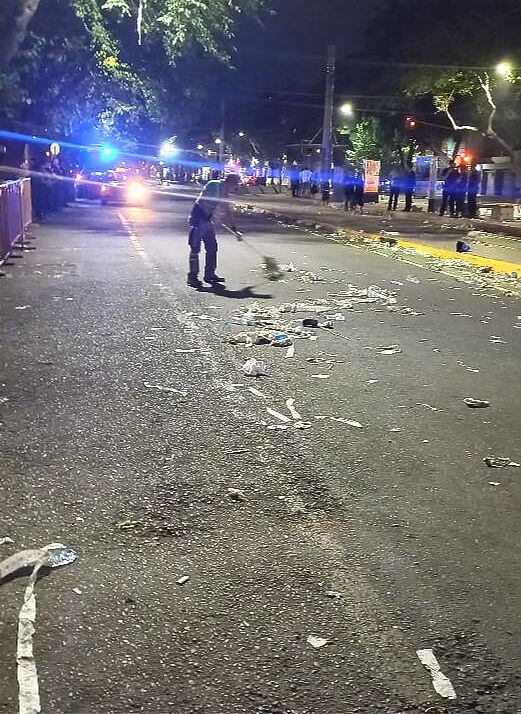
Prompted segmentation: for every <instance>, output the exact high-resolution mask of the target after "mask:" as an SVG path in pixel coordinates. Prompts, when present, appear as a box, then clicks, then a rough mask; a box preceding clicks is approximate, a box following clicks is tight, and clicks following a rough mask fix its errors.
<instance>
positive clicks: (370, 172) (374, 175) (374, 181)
mask: <svg viewBox="0 0 521 714" xmlns="http://www.w3.org/2000/svg"><path fill="white" fill-rule="evenodd" d="M380 166H381V163H380V161H374V160H373V159H364V193H378V189H379V186H380Z"/></svg>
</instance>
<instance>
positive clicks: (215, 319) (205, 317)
mask: <svg viewBox="0 0 521 714" xmlns="http://www.w3.org/2000/svg"><path fill="white" fill-rule="evenodd" d="M193 317H197V318H198V319H199V320H208V322H218V320H219V318H218V317H214V316H213V315H194V316H193Z"/></svg>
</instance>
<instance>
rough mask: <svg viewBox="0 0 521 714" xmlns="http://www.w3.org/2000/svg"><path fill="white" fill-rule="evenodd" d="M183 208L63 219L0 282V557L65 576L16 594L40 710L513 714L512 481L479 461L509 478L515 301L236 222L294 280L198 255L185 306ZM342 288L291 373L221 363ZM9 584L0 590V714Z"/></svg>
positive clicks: (6, 673)
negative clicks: (32, 554) (27, 619)
mask: <svg viewBox="0 0 521 714" xmlns="http://www.w3.org/2000/svg"><path fill="white" fill-rule="evenodd" d="M189 208H190V202H189V199H183V198H177V199H174V198H172V197H168V196H164V197H162V198H158V199H157V200H156V201H155V203H154V204H153V205H152V206H151V207H148V208H137V207H113V206H109V207H100V206H97V205H88V204H77V205H75V206H73V207H71V208H69V209H67V210H66V211H65V212H64V213H62V214H61V215H60V216H58V217H56V218H54V219H52V220H50V221H49V222H48V223H46V224H44V225H42V226H41V227H39V228H38V229H37V230H35V234H36V235H37V236H38V237H37V238H36V239H35V241H34V243H33V245H34V246H36V248H37V249H36V250H35V251H31V252H30V253H27V254H25V256H24V257H23V259H21V260H17V261H13V262H15V265H14V266H11V267H7V268H6V272H7V277H6V278H2V279H1V281H0V301H1V302H0V305H1V307H0V315H1V337H2V356H1V362H0V366H1V371H2V374H1V377H0V414H1V419H0V421H1V429H0V439H1V454H2V458H1V461H0V524H1V526H0V538H1V537H2V536H9V537H10V538H12V539H13V540H14V544H6V545H2V546H0V555H1V556H2V557H6V556H8V555H10V554H11V553H14V552H16V551H17V550H21V549H23V548H33V547H40V546H43V545H45V544H46V543H50V542H53V541H59V542H62V543H64V544H66V545H67V546H69V547H71V548H73V549H74V550H75V551H76V552H77V554H78V559H77V560H76V562H75V563H73V564H72V565H69V566H67V567H65V568H63V569H58V570H56V571H53V572H51V573H50V575H49V576H48V577H45V578H42V579H41V580H40V581H39V582H38V584H37V587H36V593H37V620H36V633H35V658H36V663H37V667H38V675H39V685H40V693H41V699H42V710H43V711H44V712H49V713H50V712H53V714H55V713H60V714H61V713H65V712H67V713H71V714H72V713H75V714H79V713H80V712H88V713H89V714H94V713H97V712H101V713H103V714H108V713H109V712H110V713H112V712H115V713H118V714H120V713H123V712H134V711H144V712H149V713H151V714H152V713H154V714H155V713H156V712H157V713H158V714H159V713H160V712H161V713H164V712H176V713H179V714H185V713H186V714H188V713H190V714H192V713H195V712H204V713H205V714H220V713H222V714H225V713H226V714H235V713H237V714H238V713H241V714H242V713H244V714H248V713H250V712H252V713H253V712H262V713H265V714H319V713H320V714H322V713H323V714H344V713H346V714H351V712H367V713H373V712H380V711H384V712H392V713H393V714H399V713H400V712H418V713H419V712H430V714H441V713H442V712H487V713H490V714H497V713H504V714H506V713H509V714H518V713H519V712H520V711H521V694H520V692H521V687H520V684H521V677H520V668H519V665H520V654H519V642H520V641H521V623H520V618H519V614H520V611H521V595H520V584H521V582H520V581H521V568H520V552H519V543H520V526H519V507H520V495H519V494H520V478H521V469H519V468H516V467H515V466H509V467H506V468H503V469H494V468H488V467H487V466H486V465H485V463H484V462H483V458H484V457H486V456H492V455H496V456H507V457H510V458H511V459H512V460H513V461H517V462H519V461H521V444H520V440H519V432H520V429H519V427H520V401H519V384H520V377H521V363H520V360H519V354H520V352H519V350H520V346H521V330H520V329H519V328H520V327H521V320H520V319H519V316H520V315H521V309H520V304H519V302H518V301H517V299H516V298H514V297H508V296H506V295H505V294H503V293H494V291H493V290H492V289H478V288H476V287H475V286H469V285H466V284H464V283H461V282H458V281H457V280H455V279H453V278H451V277H449V276H445V275H442V274H439V273H436V272H430V271H429V270H426V269H424V268H421V267H417V266H415V265H411V264H406V263H403V262H399V261H395V260H392V259H390V258H386V257H383V256H380V255H376V254H374V253H372V252H369V251H366V250H364V249H363V248H357V247H346V246H342V245H338V244H336V243H332V242H329V241H327V240H325V239H323V238H320V237H319V236H316V235H311V234H309V233H306V232H304V231H302V230H296V229H288V228H285V227H284V226H282V225H280V224H277V223H274V222H270V221H268V220H266V219H264V218H262V217H259V216H251V217H247V216H243V217H242V218H239V221H238V222H239V224H240V226H241V228H243V229H244V231H245V234H246V236H247V239H248V241H251V244H252V246H253V247H254V248H255V250H256V251H258V252H259V253H260V254H262V255H264V254H266V255H274V256H276V257H277V258H278V259H279V260H280V261H281V262H282V263H290V262H293V264H294V266H295V268H296V270H295V271H294V272H288V273H285V275H284V280H283V281H281V282H277V283H274V282H268V281H266V280H265V279H264V277H263V274H262V271H261V270H260V269H259V263H260V258H259V256H258V254H257V253H256V252H255V251H254V250H252V249H250V248H249V247H248V245H246V244H244V243H242V244H241V243H237V242H236V241H235V239H234V238H233V237H232V236H229V235H223V236H222V237H221V240H220V253H219V260H220V267H219V272H220V273H221V274H223V275H225V276H226V277H227V283H226V287H225V288H224V289H222V290H220V291H219V290H217V291H215V290H213V289H211V288H208V289H205V290H204V291H202V292H197V291H194V290H192V289H189V288H187V287H186V285H185V279H186V263H187V245H186V240H187V235H186V216H187V213H188V211H189ZM307 271H310V272H312V273H313V274H315V275H317V276H319V277H321V278H323V280H321V281H317V282H309V280H310V279H311V280H313V279H312V278H310V277H309V276H306V272H307ZM411 278H412V279H413V281H411ZM416 279H417V280H416ZM349 285H354V286H356V287H357V288H360V289H362V288H367V287H368V286H370V285H376V286H379V288H380V289H381V290H380V291H379V293H380V294H381V295H383V296H384V297H383V298H380V299H377V300H376V301H375V302H369V303H355V304H354V305H353V309H351V310H349V309H339V308H338V306H332V308H331V310H330V312H332V313H337V312H340V313H341V314H342V315H343V316H344V317H345V320H344V321H338V322H335V323H334V329H333V330H327V329H319V330H314V331H313V332H314V333H315V336H316V337H317V339H316V340H308V339H295V356H294V357H293V358H286V349H285V348H281V347H278V348H276V347H272V346H270V345H257V346H253V347H247V346H244V345H236V346H234V345H231V344H227V343H226V342H225V340H226V338H227V337H228V336H229V335H231V334H234V333H237V332H240V331H241V330H243V329H244V327H241V325H238V324H236V323H235V322H234V317H235V318H237V317H238V316H239V315H240V314H243V313H244V312H245V311H246V310H247V308H248V307H249V306H251V304H252V303H253V302H256V303H257V304H258V307H259V309H260V310H264V311H266V310H272V309H273V308H276V307H277V306H279V305H281V304H282V303H294V302H303V301H309V300H315V299H323V298H328V299H329V300H331V299H332V298H331V294H338V293H340V292H342V291H346V290H349V288H348V286H349ZM372 294H374V293H372ZM385 296H387V297H389V296H391V297H392V296H394V297H395V298H396V304H392V305H389V301H388V300H387V299H386V298H385ZM336 299H338V298H336ZM391 302H392V301H391ZM407 308H409V310H407ZM416 313H419V314H416ZM290 317H291V318H295V319H301V318H304V317H316V315H315V313H314V312H312V311H311V310H309V311H307V312H302V313H297V314H295V315H290ZM282 319H283V321H284V322H286V321H287V316H286V315H284V316H283V318H282ZM247 329H253V328H247ZM390 345H399V346H400V348H401V351H400V352H398V353H395V354H380V353H379V351H378V348H381V347H388V346H390ZM176 350H178V351H176ZM185 350H190V351H185ZM251 356H253V357H255V358H257V359H260V360H262V361H264V362H265V363H266V366H267V371H268V376H264V377H259V378H257V379H254V378H251V377H247V376H245V375H244V374H243V373H242V372H241V366H242V364H243V362H244V361H245V360H246V359H247V358H248V357H251ZM310 360H313V361H310ZM319 374H321V375H325V378H319V377H316V376H314V375H319ZM147 385H149V386H147ZM150 385H152V386H150ZM238 385H242V386H238ZM158 387H163V388H164V387H167V388H168V389H169V390H170V391H167V390H165V389H159V388H158ZM247 387H253V388H254V390H257V391H258V392H261V393H262V394H261V395H259V394H258V393H252V392H250V391H248V390H247ZM172 390H173V391H172ZM262 395H264V396H262ZM466 397H474V398H479V399H484V400H489V401H490V407H488V408H484V409H471V408H469V407H467V406H466V405H465V403H464V402H463V399H464V398H466ZM289 398H292V399H294V400H295V401H294V408H295V409H296V410H297V411H298V412H299V413H300V415H301V417H302V419H301V421H302V422H308V423H309V424H310V425H311V426H310V427H309V428H298V427H297V428H295V427H294V424H295V423H297V422H298V420H294V419H293V417H292V416H291V414H290V412H289V411H288V408H287V406H286V400H287V399H289ZM267 408H270V409H272V410H275V411H276V412H279V413H280V414H282V415H284V416H286V418H288V419H290V422H284V421H282V420H281V419H280V417H277V416H276V415H273V414H271V413H269V412H267ZM317 416H319V417H328V418H321V419H316V418H315V417H317ZM329 417H334V418H341V419H344V420H348V421H351V422H356V423H359V424H360V425H361V427H357V426H356V425H353V424H348V423H345V422H338V421H334V420H332V419H330V418H329ZM270 426H282V427H287V428H284V429H270V428H268V427H270ZM228 489H237V490H239V491H240V493H239V494H236V493H234V492H230V491H229V490H228ZM129 519H130V520H131V521H133V522H134V523H133V525H134V526H135V527H132V528H130V529H128V530H124V529H121V528H118V525H117V524H121V523H122V522H124V521H127V520H129ZM182 576H189V580H188V581H187V582H186V583H185V584H183V585H180V584H178V582H177V581H178V579H179V578H181V577H182ZM25 584H26V579H24V578H19V579H15V580H12V581H10V582H7V583H3V584H1V585H0V613H1V615H0V663H1V664H0V711H5V712H9V713H10V712H15V711H17V696H18V694H17V682H16V623H17V617H18V612H19V609H20V607H21V604H22V600H23V591H24V587H25ZM328 591H335V592H336V593H337V596H335V597H329V596H328V595H327V594H326V593H327V592H328ZM309 636H313V637H317V638H323V639H324V640H327V643H326V644H325V645H324V646H322V647H320V648H314V647H313V646H312V645H311V644H310V643H309V642H308V641H307V638H308V637H309ZM424 648H432V649H433V650H434V654H435V655H436V657H437V659H438V662H439V664H440V667H441V670H442V672H443V673H444V674H445V675H446V676H447V677H448V678H449V679H450V681H451V682H452V685H453V687H454V689H455V691H456V695H457V698H456V699H455V700H445V699H443V698H442V697H441V696H440V695H439V694H437V693H436V692H435V690H434V688H433V684H432V681H431V676H430V674H429V672H427V670H426V669H424V668H423V666H422V665H421V664H420V662H419V660H418V657H417V655H416V651H417V650H419V649H424Z"/></svg>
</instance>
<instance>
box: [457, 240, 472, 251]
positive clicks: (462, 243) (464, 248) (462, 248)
mask: <svg viewBox="0 0 521 714" xmlns="http://www.w3.org/2000/svg"><path fill="white" fill-rule="evenodd" d="M456 253H470V245H469V244H468V243H465V241H462V240H458V241H456Z"/></svg>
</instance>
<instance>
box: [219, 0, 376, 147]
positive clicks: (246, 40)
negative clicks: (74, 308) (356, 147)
mask: <svg viewBox="0 0 521 714" xmlns="http://www.w3.org/2000/svg"><path fill="white" fill-rule="evenodd" d="M381 1H382V0H366V1H365V2H364V3H363V4H362V3H360V0H321V1H320V2H319V1H318V0H272V3H271V7H272V8H273V12H272V13H271V14H268V15H263V18H262V24H259V22H258V21H253V20H244V21H242V22H241V23H240V25H239V28H238V31H237V36H236V39H235V47H236V49H237V51H236V53H235V54H234V57H233V63H234V65H235V69H234V70H232V71H225V72H223V73H222V74H219V73H217V78H216V80H215V83H214V85H215V86H214V91H213V92H212V95H213V103H214V104H216V103H217V101H218V97H220V96H225V97H226V104H227V125H228V127H229V129H230V130H232V131H235V130H238V129H239V128H241V129H245V130H248V131H252V132H253V133H255V134H256V135H257V136H259V138H261V139H262V138H263V135H266V136H268V135H269V134H270V133H271V134H273V125H274V124H275V123H276V124H277V125H278V127H277V128H278V133H279V135H281V136H282V135H285V137H286V138H287V139H289V138H290V137H291V135H292V132H293V131H294V130H295V129H296V133H295V138H296V139H300V138H305V137H306V135H307V133H309V132H312V131H313V130H314V129H311V127H315V124H317V122H318V124H320V116H321V112H322V98H321V96H320V95H321V93H322V91H323V71H324V64H325V55H326V50H327V45H328V44H334V45H336V47H337V62H338V65H339V69H341V67H342V64H343V59H344V58H345V57H346V56H347V55H349V54H352V53H355V54H357V53H359V52H360V51H362V50H363V45H364V43H365V41H366V37H365V30H366V28H367V24H368V22H369V20H370V18H371V16H372V15H373V13H374V12H375V8H376V7H377V6H378V4H379V3H380V2H381ZM361 5H362V6H361ZM307 93H311V94H314V93H317V96H315V97H314V96H307ZM313 105H315V107H314V106H313ZM301 134H302V136H301ZM308 138H309V137H308Z"/></svg>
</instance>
